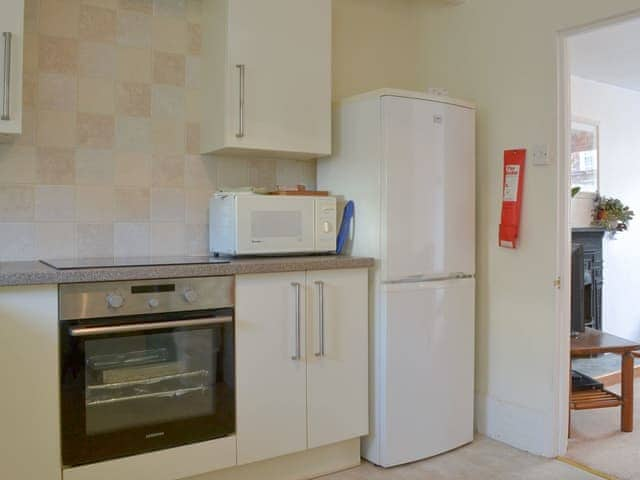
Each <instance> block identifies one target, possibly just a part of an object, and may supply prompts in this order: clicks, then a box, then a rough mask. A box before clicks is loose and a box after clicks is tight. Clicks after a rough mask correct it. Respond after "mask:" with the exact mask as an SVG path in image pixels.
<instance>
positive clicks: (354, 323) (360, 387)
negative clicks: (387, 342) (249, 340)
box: [307, 269, 369, 448]
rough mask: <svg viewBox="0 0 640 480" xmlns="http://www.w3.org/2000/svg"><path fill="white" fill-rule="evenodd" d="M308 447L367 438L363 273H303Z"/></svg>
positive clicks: (365, 283) (365, 276)
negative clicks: (362, 437) (304, 286)
mask: <svg viewBox="0 0 640 480" xmlns="http://www.w3.org/2000/svg"><path fill="white" fill-rule="evenodd" d="M307 288H308V293H307V299H308V300H307V303H308V304H307V312H308V314H307V325H308V326H307V351H308V352H311V353H309V354H308V355H307V419H308V431H307V436H308V447H309V448H315V447H319V446H323V445H328V444H331V443H335V442H339V441H342V440H347V439H350V438H355V437H359V436H362V435H366V434H367V433H368V428H369V427H368V426H369V410H368V398H369V397H368V395H369V390H368V384H369V380H368V357H367V355H368V353H367V352H368V344H369V337H368V328H367V325H368V272H367V270H360V269H358V270H323V271H315V272H308V273H307Z"/></svg>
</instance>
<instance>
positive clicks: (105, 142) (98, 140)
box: [77, 113, 115, 149]
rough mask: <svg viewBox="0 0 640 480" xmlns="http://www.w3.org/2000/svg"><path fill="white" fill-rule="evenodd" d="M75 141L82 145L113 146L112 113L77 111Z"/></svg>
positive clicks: (113, 121)
mask: <svg viewBox="0 0 640 480" xmlns="http://www.w3.org/2000/svg"><path fill="white" fill-rule="evenodd" d="M77 122H78V123H77V125H78V127H77V141H78V145H79V146H82V147H92V148H103V149H107V148H113V146H114V137H115V118H114V116H113V115H103V114H98V113H78V117H77Z"/></svg>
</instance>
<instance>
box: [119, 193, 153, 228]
mask: <svg viewBox="0 0 640 480" xmlns="http://www.w3.org/2000/svg"><path fill="white" fill-rule="evenodd" d="M150 217H151V194H150V191H149V189H148V188H139V187H126V188H116V190H115V206H114V219H115V221H116V222H148V221H149V219H150Z"/></svg>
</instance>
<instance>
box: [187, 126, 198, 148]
mask: <svg viewBox="0 0 640 480" xmlns="http://www.w3.org/2000/svg"><path fill="white" fill-rule="evenodd" d="M185 128H186V136H187V138H186V139H185V143H186V147H185V148H186V149H187V153H188V154H189V155H199V154H200V124H199V123H187V125H186V127H185Z"/></svg>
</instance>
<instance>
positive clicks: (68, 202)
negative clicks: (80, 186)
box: [35, 185, 76, 222]
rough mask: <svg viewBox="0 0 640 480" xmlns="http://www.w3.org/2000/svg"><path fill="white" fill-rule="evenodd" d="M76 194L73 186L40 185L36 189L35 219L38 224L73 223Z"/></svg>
mask: <svg viewBox="0 0 640 480" xmlns="http://www.w3.org/2000/svg"><path fill="white" fill-rule="evenodd" d="M75 217H76V192H75V188H74V187H72V186H61V185H39V186H37V187H36V189H35V218H36V221H38V222H73V220H74V219H75Z"/></svg>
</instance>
